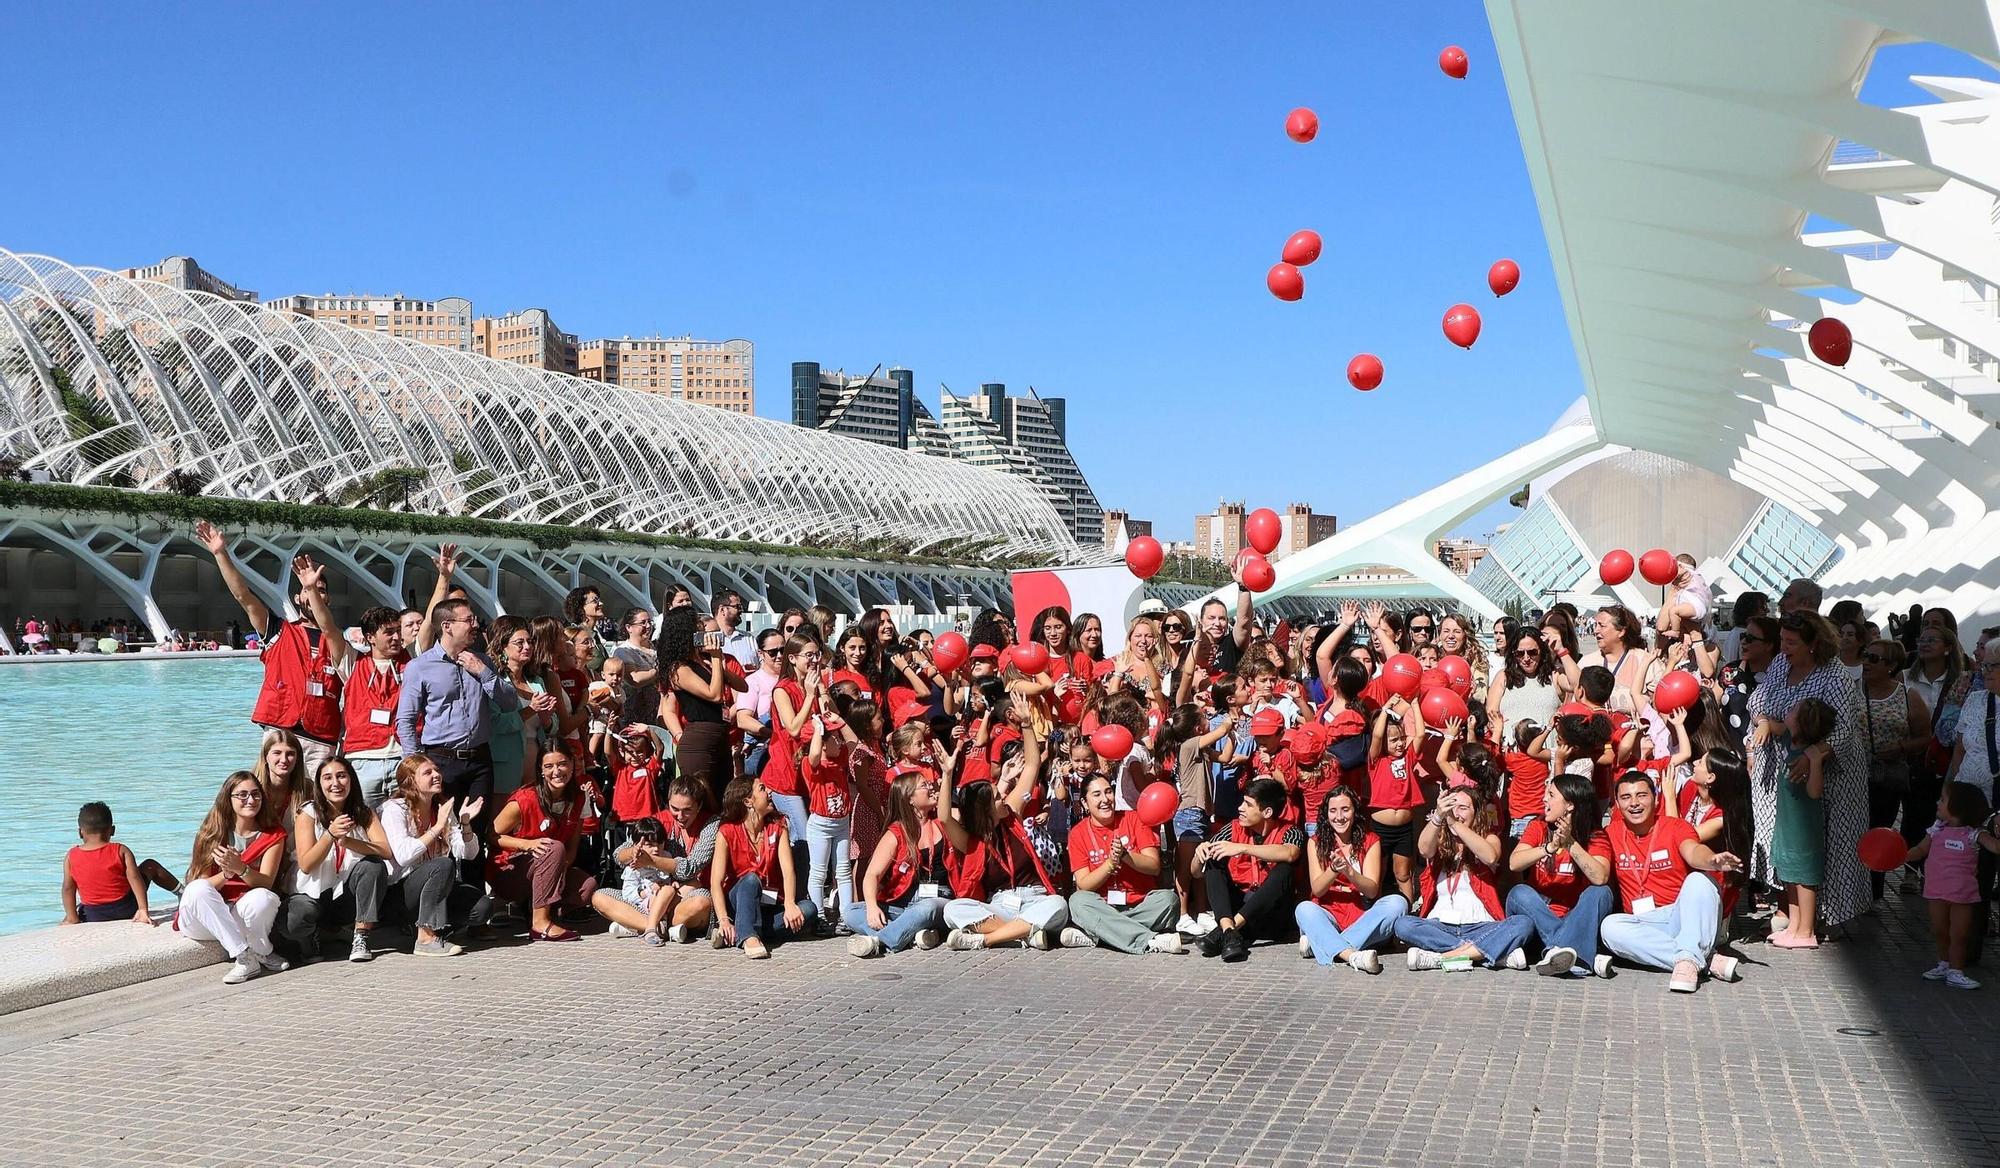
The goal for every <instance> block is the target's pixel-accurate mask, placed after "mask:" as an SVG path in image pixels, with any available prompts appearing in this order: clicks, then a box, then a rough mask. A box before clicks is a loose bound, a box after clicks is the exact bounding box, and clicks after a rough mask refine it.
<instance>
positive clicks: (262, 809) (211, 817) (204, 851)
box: [182, 730, 285, 884]
mask: <svg viewBox="0 0 2000 1168" xmlns="http://www.w3.org/2000/svg"><path fill="white" fill-rule="evenodd" d="M272 733H273V734H283V733H285V732H284V731H283V730H274V731H272ZM244 783H255V784H256V785H257V793H258V794H260V795H262V796H263V797H264V801H263V802H262V803H260V804H258V806H257V830H258V831H260V832H262V831H278V830H280V829H281V828H282V826H283V823H284V814H285V812H284V809H283V807H281V806H280V805H279V803H278V802H276V801H274V800H273V799H272V798H271V792H270V790H269V789H268V788H266V787H265V786H264V781H263V780H262V779H260V778H258V777H257V775H256V774H255V773H254V772H252V771H236V772H233V773H232V774H231V775H230V776H229V777H228V778H226V779H224V780H222V789H221V790H219V791H217V792H216V793H215V802H214V803H213V804H211V805H210V806H209V809H208V814H207V815H206V816H204V817H203V818H202V821H201V826H200V827H199V828H197V829H195V833H194V854H193V856H191V857H190V858H189V859H188V870H187V875H186V876H185V877H184V878H183V880H182V882H183V883H189V884H191V883H193V882H194V881H196V880H201V879H204V878H206V877H207V876H208V875H210V874H211V873H213V872H214V871H215V857H214V852H215V849H216V848H218V847H220V846H222V845H223V844H224V843H227V842H228V840H229V837H230V836H231V835H233V834H234V833H235V830H236V801H235V800H234V799H232V798H231V797H230V796H231V795H232V794H234V793H235V790H236V788H238V787H240V786H242V785H243V784H244Z"/></svg>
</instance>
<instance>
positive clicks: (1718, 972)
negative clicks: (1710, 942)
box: [1708, 953, 1743, 981]
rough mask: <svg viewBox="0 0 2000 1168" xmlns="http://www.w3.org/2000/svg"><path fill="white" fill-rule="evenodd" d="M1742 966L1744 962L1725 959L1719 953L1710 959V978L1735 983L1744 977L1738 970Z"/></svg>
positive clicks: (1729, 958)
mask: <svg viewBox="0 0 2000 1168" xmlns="http://www.w3.org/2000/svg"><path fill="white" fill-rule="evenodd" d="M1741 965H1742V962H1740V961H1738V960H1736V959H1735V958H1734V957H1725V956H1723V955H1722V954H1720V953H1717V954H1715V955H1714V956H1712V957H1710V958H1709V959H1708V976H1710V977H1712V978H1714V979H1715V980H1717V981H1735V980H1737V979H1738V978H1740V977H1742V976H1743V974H1742V972H1741V970H1740V969H1739V968H1738V967H1739V966H1741Z"/></svg>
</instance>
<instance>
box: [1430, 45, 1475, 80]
mask: <svg viewBox="0 0 2000 1168" xmlns="http://www.w3.org/2000/svg"><path fill="white" fill-rule="evenodd" d="M1471 65H1472V63H1471V61H1469V60H1467V58H1466V56H1465V50H1464V49H1461V48H1459V47H1458V46H1457V45H1446V46H1445V47H1444V52H1442V53H1439V54H1438V68H1440V69H1442V70H1444V75H1445V76H1446V77H1458V78H1463V77H1464V76H1465V74H1466V70H1467V69H1469V68H1471Z"/></svg>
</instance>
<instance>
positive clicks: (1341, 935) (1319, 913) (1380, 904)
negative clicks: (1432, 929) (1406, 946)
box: [1292, 892, 1410, 965]
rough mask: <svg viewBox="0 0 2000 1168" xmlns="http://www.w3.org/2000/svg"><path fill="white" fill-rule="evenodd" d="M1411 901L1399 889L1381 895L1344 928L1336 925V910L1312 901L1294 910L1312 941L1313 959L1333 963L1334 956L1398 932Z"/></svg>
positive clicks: (1371, 944) (1372, 945) (1370, 945)
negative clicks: (1400, 920)
mask: <svg viewBox="0 0 2000 1168" xmlns="http://www.w3.org/2000/svg"><path fill="white" fill-rule="evenodd" d="M1409 911H1410V902H1409V901H1407V900H1404V899H1403V898H1402V897H1401V896H1399V895H1397V894H1396V893H1393V892H1391V893H1388V894H1386V895H1383V896H1380V897H1377V898H1376V900H1375V903H1374V904H1371V905H1369V906H1368V908H1367V910H1366V911H1364V912H1363V913H1362V914H1361V917H1360V919H1359V920H1357V921H1355V922H1354V923H1353V924H1351V925H1349V926H1347V927H1346V928H1344V929H1342V928H1339V927H1337V926H1335V925H1334V923H1333V914H1332V913H1330V912H1327V911H1326V910H1325V909H1323V908H1321V907H1320V906H1319V905H1316V904H1314V903H1313V902H1312V901H1309V900H1308V901H1302V902H1300V904H1299V906H1298V907H1297V908H1295V909H1293V910H1292V916H1293V918H1294V919H1296V920H1297V921H1298V923H1299V932H1300V933H1301V934H1302V935H1303V936H1304V937H1305V938H1306V939H1307V940H1308V941H1311V942H1312V952H1313V960H1314V961H1317V962H1319V963H1320V964H1321V965H1332V964H1333V959H1334V958H1336V957H1338V956H1340V955H1341V954H1342V953H1345V952H1347V951H1348V950H1349V949H1373V948H1375V946H1377V945H1380V944H1381V943H1382V942H1384V941H1386V940H1388V939H1389V938H1390V937H1393V936H1395V935H1396V921H1397V920H1398V919H1400V918H1401V917H1403V916H1405V915H1406V914H1408V913H1409Z"/></svg>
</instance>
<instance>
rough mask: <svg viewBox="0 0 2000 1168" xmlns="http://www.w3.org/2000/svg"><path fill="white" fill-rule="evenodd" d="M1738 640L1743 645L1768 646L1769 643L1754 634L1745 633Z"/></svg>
mask: <svg viewBox="0 0 2000 1168" xmlns="http://www.w3.org/2000/svg"><path fill="white" fill-rule="evenodd" d="M1738 639H1739V640H1740V641H1741V642H1742V643H1743V644H1745V645H1768V644H1770V643H1771V642H1770V639H1769V638H1767V637H1760V636H1758V635H1757V634H1755V633H1745V634H1743V636H1742V637H1740V638H1738Z"/></svg>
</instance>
